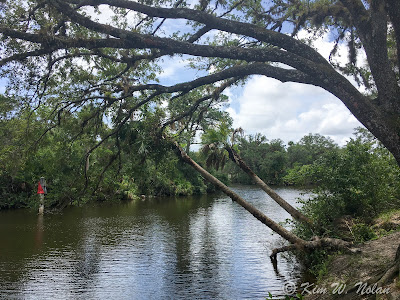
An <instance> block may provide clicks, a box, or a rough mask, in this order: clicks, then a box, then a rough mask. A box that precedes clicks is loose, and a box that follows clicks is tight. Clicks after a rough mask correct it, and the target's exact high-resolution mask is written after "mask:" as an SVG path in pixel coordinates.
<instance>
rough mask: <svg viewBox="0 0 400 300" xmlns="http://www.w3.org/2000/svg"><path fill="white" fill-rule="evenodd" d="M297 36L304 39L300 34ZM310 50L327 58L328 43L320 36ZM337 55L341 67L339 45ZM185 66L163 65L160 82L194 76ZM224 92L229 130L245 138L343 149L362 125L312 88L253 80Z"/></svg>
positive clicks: (344, 54)
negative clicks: (321, 140) (325, 141)
mask: <svg viewBox="0 0 400 300" xmlns="http://www.w3.org/2000/svg"><path fill="white" fill-rule="evenodd" d="M301 35H304V36H305V33H301ZM314 47H316V48H317V49H318V50H319V52H320V53H321V54H322V55H323V56H324V57H325V58H328V56H329V53H330V50H331V49H332V47H333V43H332V42H330V41H329V36H328V35H325V36H323V37H321V38H320V39H319V40H317V41H316V42H315V43H314ZM338 53H339V56H338V57H337V58H336V61H337V62H340V63H342V64H343V63H345V62H346V60H347V51H346V49H345V47H344V46H341V47H339V51H338ZM187 64H188V61H187V60H186V58H185V57H184V58H180V59H178V60H171V61H168V60H166V61H164V63H163V67H164V73H163V74H161V75H160V79H161V82H162V83H164V84H167V85H170V84H174V83H177V82H178V81H180V80H184V81H186V80H190V78H193V77H192V76H195V75H196V74H195V73H194V71H193V70H190V69H189V68H188V66H187ZM349 80H350V81H352V79H351V78H349ZM224 93H225V94H226V95H227V96H228V97H229V107H227V108H226V110H227V111H228V112H229V113H230V115H231V117H232V118H233V127H234V128H238V127H242V128H243V129H244V131H245V134H247V135H249V134H255V133H261V134H263V135H265V136H266V137H267V139H268V140H272V139H278V138H279V139H282V140H283V141H284V142H285V144H287V143H288V142H289V141H293V142H298V141H299V140H300V139H301V138H302V137H303V136H304V135H307V134H309V133H319V134H322V135H325V136H329V137H330V138H332V139H333V140H334V141H335V142H336V143H337V144H339V145H341V146H342V145H345V144H346V142H347V141H348V140H349V139H350V137H352V135H353V132H354V129H355V128H356V127H360V126H363V125H362V124H361V123H360V122H358V120H357V119H356V118H355V117H354V116H353V115H352V114H351V113H350V111H349V110H348V109H347V107H346V106H345V105H344V104H343V103H342V102H341V101H340V100H339V99H338V98H336V97H335V96H333V95H332V94H330V93H329V92H327V91H325V90H323V89H322V88H319V87H315V86H311V85H305V84H299V83H281V82H280V81H278V80H275V79H272V78H267V77H265V76H252V77H251V78H250V79H249V80H248V81H247V83H246V84H245V85H244V86H243V87H235V88H230V89H227V90H226V91H225V92H224Z"/></svg>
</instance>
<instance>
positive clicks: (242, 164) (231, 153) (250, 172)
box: [225, 145, 312, 225]
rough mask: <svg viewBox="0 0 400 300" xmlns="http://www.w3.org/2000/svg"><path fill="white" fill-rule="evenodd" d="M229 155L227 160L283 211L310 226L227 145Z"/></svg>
mask: <svg viewBox="0 0 400 300" xmlns="http://www.w3.org/2000/svg"><path fill="white" fill-rule="evenodd" d="M225 149H226V150H227V151H228V153H229V158H230V159H231V160H232V161H233V162H234V163H235V164H236V165H237V166H239V167H240V168H241V169H242V170H243V171H244V172H245V173H246V174H247V175H248V176H249V177H250V178H251V179H252V180H253V181H254V182H255V183H256V184H257V185H258V186H259V187H260V188H261V189H262V190H263V191H264V192H266V193H267V194H268V195H269V196H270V197H271V198H272V199H273V200H274V201H275V202H276V203H278V204H279V205H280V206H281V207H282V208H283V209H284V210H286V211H287V212H288V213H289V214H290V215H291V216H292V217H293V218H294V219H295V220H298V221H300V222H303V223H307V224H310V225H311V224H312V221H311V220H310V219H309V218H307V217H306V216H305V215H303V214H302V213H301V212H299V211H298V210H297V209H295V208H294V207H293V206H291V205H290V204H289V203H288V202H286V201H285V200H284V199H283V198H282V197H281V196H279V195H278V194H277V193H276V192H275V191H274V190H273V189H271V188H270V187H269V186H268V185H267V184H266V183H265V182H264V181H263V180H262V179H261V178H260V177H258V176H257V175H256V174H255V173H254V172H253V170H251V169H250V167H249V166H248V165H247V164H246V163H245V162H244V161H243V159H242V158H241V157H240V156H239V154H237V153H236V151H235V150H233V149H232V147H230V146H229V145H226V146H225Z"/></svg>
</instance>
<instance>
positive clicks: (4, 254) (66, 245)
mask: <svg viewBox="0 0 400 300" xmlns="http://www.w3.org/2000/svg"><path fill="white" fill-rule="evenodd" d="M234 189H235V191H236V192H237V193H239V194H240V195H242V196H244V198H245V199H247V200H248V201H249V202H251V203H253V204H254V205H256V206H257V207H258V208H260V209H261V210H262V211H264V212H265V213H266V214H267V215H268V216H270V217H272V218H273V219H274V220H276V221H284V220H285V219H286V218H288V217H289V215H288V214H287V213H286V212H285V211H283V210H282V209H281V208H280V207H279V206H278V205H277V204H275V202H273V201H272V199H270V198H269V197H268V196H267V195H266V194H265V193H264V192H263V191H260V190H259V189H258V188H256V187H253V186H237V187H234ZM277 192H278V193H279V194H280V195H281V196H282V197H283V198H284V199H286V200H287V201H288V202H290V203H292V205H295V206H296V205H298V204H297V203H296V199H297V197H299V196H300V191H298V190H296V189H288V188H281V189H277ZM0 239H1V240H0V298H6V299H265V298H266V297H267V296H268V292H271V293H272V294H273V295H274V296H278V295H282V286H283V284H284V283H285V281H287V280H293V281H296V280H298V279H299V277H300V276H301V271H300V269H299V267H298V263H297V262H296V261H294V260H293V259H289V260H287V259H284V258H282V257H281V256H279V258H278V272H277V271H276V270H275V271H274V269H273V266H272V264H271V262H270V259H269V254H270V252H271V249H273V248H274V247H276V246H277V245H279V243H280V242H281V239H280V238H279V236H278V235H276V234H272V232H271V230H270V229H269V228H267V227H266V226H265V225H263V224H262V223H260V222H259V221H258V220H256V219H255V218H254V217H253V216H252V215H250V214H249V213H248V212H247V211H245V210H244V209H243V208H242V207H240V206H239V205H237V204H236V203H234V202H232V201H231V200H230V199H229V198H228V197H226V196H225V195H223V194H215V195H204V196H193V197H176V198H174V197H170V198H150V199H146V200H138V201H132V202H129V203H122V204H121V203H118V204H103V205H87V206H84V207H81V208H79V207H71V208H67V209H65V210H64V211H63V212H61V213H49V214H45V215H44V217H40V216H38V215H36V213H35V212H32V211H30V210H11V211H0Z"/></svg>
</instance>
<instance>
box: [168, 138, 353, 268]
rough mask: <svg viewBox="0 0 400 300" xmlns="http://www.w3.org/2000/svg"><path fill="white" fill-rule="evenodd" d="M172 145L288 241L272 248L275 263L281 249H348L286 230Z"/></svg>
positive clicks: (345, 245)
mask: <svg viewBox="0 0 400 300" xmlns="http://www.w3.org/2000/svg"><path fill="white" fill-rule="evenodd" d="M173 143H174V146H175V149H176V152H177V154H178V155H179V157H180V158H181V159H182V160H183V161H184V162H185V163H187V164H189V165H190V166H191V167H192V168H194V169H195V170H196V171H197V172H199V173H200V174H201V175H202V176H203V177H204V178H205V179H206V180H208V181H209V182H210V183H212V184H214V185H215V186H216V187H217V188H219V189H220V190H221V191H222V192H224V193H225V194H226V195H227V196H229V197H230V198H231V199H232V200H233V201H235V202H236V203H238V204H239V205H240V206H242V207H243V208H245V209H246V210H247V211H248V212H249V213H251V214H252V215H253V216H254V217H255V218H256V219H257V220H259V221H261V222H262V223H263V224H265V225H266V226H268V227H269V228H270V229H272V230H273V231H274V232H276V233H277V234H279V235H280V236H281V237H283V238H284V239H285V240H287V241H288V242H290V245H289V246H285V247H283V248H279V249H274V250H273V252H272V254H271V260H272V261H273V262H275V263H276V255H277V254H278V253H280V252H283V251H289V250H290V251H292V250H302V251H310V250H314V249H317V248H330V249H348V248H349V247H350V246H351V243H349V242H345V241H343V240H340V239H333V238H322V239H321V238H319V237H315V238H314V239H313V240H312V241H305V240H303V239H301V238H299V237H298V236H296V235H295V234H293V233H291V232H290V231H288V230H286V229H285V228H284V227H282V226H281V225H279V224H278V223H276V222H275V221H273V220H272V219H270V218H269V217H267V216H266V215H265V214H264V213H263V212H261V211H260V210H258V209H257V208H256V207H254V206H253V205H251V204H250V203H248V202H247V201H246V200H244V199H243V198H242V197H241V196H239V195H238V194H236V193H235V192H234V191H232V190H231V189H230V188H228V187H227V186H226V185H225V184H223V183H222V182H221V181H220V180H218V179H217V178H215V177H214V176H213V175H211V174H210V173H209V172H207V171H206V170H205V169H203V168H202V167H201V166H200V165H199V164H197V163H196V162H195V161H194V160H193V159H192V158H191V157H190V156H189V155H188V154H187V153H186V152H185V151H184V150H183V149H182V147H180V146H179V144H178V143H177V142H176V141H174V142H173Z"/></svg>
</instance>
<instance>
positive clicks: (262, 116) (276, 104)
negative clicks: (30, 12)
mask: <svg viewBox="0 0 400 300" xmlns="http://www.w3.org/2000/svg"><path fill="white" fill-rule="evenodd" d="M102 13H103V14H102V15H101V16H96V18H99V19H101V21H103V20H104V21H105V23H107V21H106V20H107V19H109V17H110V15H112V13H111V12H110V11H109V10H108V9H105V10H103V9H102ZM182 22H183V21H180V22H178V24H176V23H174V22H172V21H171V22H167V24H166V25H168V26H166V27H164V28H165V29H164V30H167V31H171V32H172V31H175V30H176V29H179V27H181V26H182V25H184V23H182ZM170 23H171V24H170ZM300 37H301V38H305V37H306V34H305V33H300ZM314 47H315V48H317V49H318V50H319V52H320V53H321V54H322V55H323V56H324V57H326V58H327V57H328V56H329V53H330V50H331V49H332V47H333V44H332V42H331V41H330V39H329V35H328V34H326V35H325V36H323V37H321V38H320V39H318V40H316V41H315V42H314ZM187 59H188V56H183V57H179V56H177V57H172V58H171V57H166V58H163V63H162V64H161V65H162V67H163V70H164V71H163V73H162V74H160V76H159V78H160V82H161V83H162V84H164V85H173V84H175V83H178V82H184V81H190V80H193V79H194V78H195V77H198V76H200V75H205V72H204V71H202V72H199V71H195V70H193V69H190V68H189V67H188V60H187ZM336 60H337V61H338V62H340V63H342V64H343V63H345V62H346V60H347V51H346V49H345V48H344V47H343V46H342V47H339V51H338V56H337V58H336ZM0 91H4V80H0ZM225 94H226V95H227V96H228V97H229V107H228V108H226V110H227V111H228V112H229V113H230V114H231V116H232V118H233V120H234V123H233V126H234V127H235V128H237V127H242V128H243V129H244V131H245V134H255V133H262V134H264V135H265V136H266V137H267V138H268V139H269V140H272V139H277V138H280V139H282V140H283V141H284V142H285V143H287V142H289V141H294V142H297V141H298V140H300V139H301V138H302V137H303V136H304V135H306V134H308V133H320V134H322V135H326V136H329V137H331V138H332V139H333V140H334V141H335V142H336V143H338V144H339V145H343V144H345V143H346V141H347V140H349V138H350V137H351V136H352V133H353V132H354V128H355V127H358V126H362V125H361V124H360V123H359V122H358V121H357V120H356V119H355V118H354V117H353V116H352V115H351V114H350V112H349V111H348V109H347V108H346V107H345V106H344V105H343V104H342V103H341V101H340V100H339V99H337V98H336V97H334V96H333V95H331V94H329V93H328V92H326V91H324V90H323V89H321V88H318V87H313V86H309V85H304V84H296V83H280V82H279V81H277V80H275V79H271V78H266V77H262V76H252V77H251V78H250V79H249V80H248V81H247V83H246V84H245V85H244V86H243V87H235V88H230V89H227V90H226V91H225Z"/></svg>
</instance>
